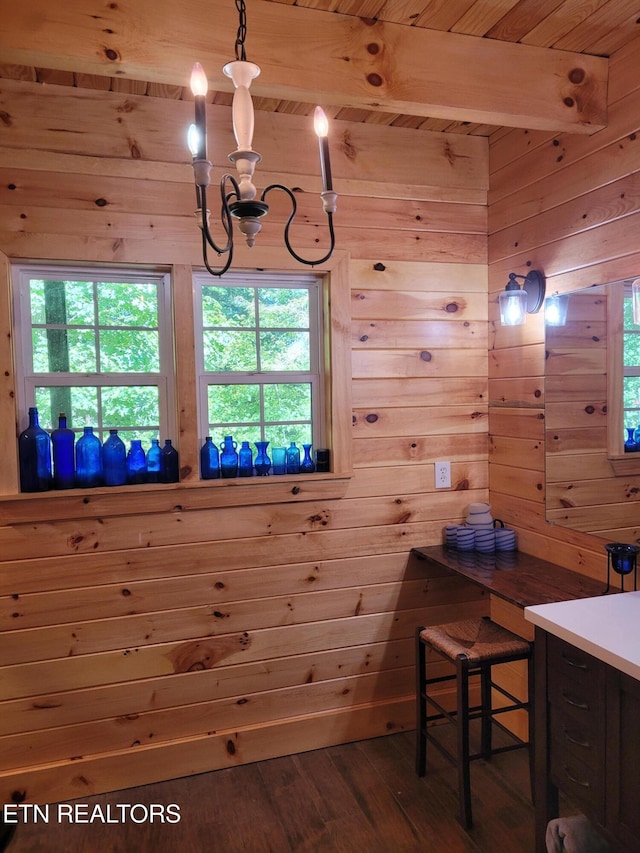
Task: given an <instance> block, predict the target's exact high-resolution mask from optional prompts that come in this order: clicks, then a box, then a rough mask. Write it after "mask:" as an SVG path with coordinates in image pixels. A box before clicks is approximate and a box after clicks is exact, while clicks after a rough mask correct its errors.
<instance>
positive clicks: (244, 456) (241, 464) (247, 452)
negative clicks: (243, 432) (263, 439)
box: [238, 441, 253, 477]
mask: <svg viewBox="0 0 640 853" xmlns="http://www.w3.org/2000/svg"><path fill="white" fill-rule="evenodd" d="M238 477H253V451H252V450H251V448H250V447H249V442H248V441H243V442H242V446H241V447H240V450H239V451H238Z"/></svg>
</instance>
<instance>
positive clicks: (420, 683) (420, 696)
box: [416, 628, 427, 776]
mask: <svg viewBox="0 0 640 853" xmlns="http://www.w3.org/2000/svg"><path fill="white" fill-rule="evenodd" d="M422 630H423V629H422V628H418V629H417V631H416V773H417V774H418V776H424V774H425V768H426V764H427V736H426V733H425V728H426V725H427V724H426V717H427V701H426V698H425V697H426V689H427V687H426V679H427V674H426V658H427V656H426V652H425V644H424V643H423V642H422V640H421V639H420V632H421V631H422Z"/></svg>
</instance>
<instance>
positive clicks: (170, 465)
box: [160, 438, 180, 483]
mask: <svg viewBox="0 0 640 853" xmlns="http://www.w3.org/2000/svg"><path fill="white" fill-rule="evenodd" d="M179 479H180V462H179V459H178V451H177V450H176V449H175V447H174V446H173V445H172V444H171V439H170V438H166V439H165V441H164V447H163V448H162V450H161V451H160V482H161V483H177V482H178V480H179Z"/></svg>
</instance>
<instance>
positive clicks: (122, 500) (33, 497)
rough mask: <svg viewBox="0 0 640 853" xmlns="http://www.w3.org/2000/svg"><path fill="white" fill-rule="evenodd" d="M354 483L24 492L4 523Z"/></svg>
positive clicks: (10, 498)
mask: <svg viewBox="0 0 640 853" xmlns="http://www.w3.org/2000/svg"><path fill="white" fill-rule="evenodd" d="M639 461H640V460H639ZM350 479H351V477H350V475H348V474H331V473H327V474H310V475H308V476H305V475H300V474H288V475H287V474H284V475H281V476H268V477H251V478H246V479H239V478H234V479H229V480H199V481H194V482H193V483H190V482H182V483H170V484H158V485H156V484H153V485H141V486H114V487H105V486H103V487H100V488H96V489H68V490H65V491H51V492H29V493H24V492H23V493H20V494H17V495H2V496H0V524H3V525H7V524H21V523H27V522H38V521H52V520H55V519H66V518H87V517H91V518H95V517H96V516H98V517H100V518H105V517H109V516H117V515H143V514H147V513H161V512H183V511H185V512H186V511H189V510H194V509H215V508H216V507H231V506H250V505H255V504H277V503H297V502H299V501H315V500H333V499H339V498H342V497H344V495H345V493H346V490H347V486H348V484H349V481H350Z"/></svg>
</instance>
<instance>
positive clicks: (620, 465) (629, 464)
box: [609, 453, 640, 477]
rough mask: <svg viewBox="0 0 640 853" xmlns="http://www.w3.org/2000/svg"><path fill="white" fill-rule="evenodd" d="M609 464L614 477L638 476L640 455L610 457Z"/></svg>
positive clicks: (626, 454)
mask: <svg viewBox="0 0 640 853" xmlns="http://www.w3.org/2000/svg"><path fill="white" fill-rule="evenodd" d="M609 462H610V463H611V467H612V468H613V474H614V476H615V477H628V476H629V475H632V474H640V453H625V454H624V456H610V457H609Z"/></svg>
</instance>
